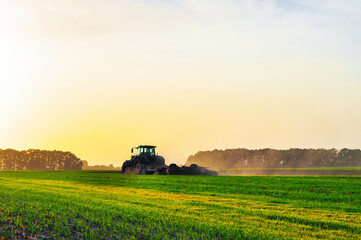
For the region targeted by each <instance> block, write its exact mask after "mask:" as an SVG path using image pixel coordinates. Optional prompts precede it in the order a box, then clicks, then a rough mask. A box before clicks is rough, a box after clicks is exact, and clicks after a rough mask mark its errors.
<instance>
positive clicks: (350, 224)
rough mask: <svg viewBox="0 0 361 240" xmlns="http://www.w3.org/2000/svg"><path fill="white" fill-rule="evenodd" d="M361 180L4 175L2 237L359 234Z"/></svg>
mask: <svg viewBox="0 0 361 240" xmlns="http://www.w3.org/2000/svg"><path fill="white" fill-rule="evenodd" d="M360 219H361V177H277V176H253V177H231V176H227V177H225V176H221V177H212V176H129V175H128V176H125V175H122V174H120V173H117V172H96V171H89V172H87V171H79V172H0V239H1V237H3V238H4V239H15V237H16V238H17V239H29V238H34V239H48V238H50V239H62V238H64V239H81V238H83V239H299V238H305V239H307V238H309V239H320V238H323V239H358V238H361V221H360Z"/></svg>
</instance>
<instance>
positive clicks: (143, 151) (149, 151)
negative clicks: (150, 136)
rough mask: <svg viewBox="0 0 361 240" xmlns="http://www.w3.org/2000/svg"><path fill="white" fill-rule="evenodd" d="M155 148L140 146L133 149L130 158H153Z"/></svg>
mask: <svg viewBox="0 0 361 240" xmlns="http://www.w3.org/2000/svg"><path fill="white" fill-rule="evenodd" d="M155 148H156V146H149V145H140V146H138V147H133V148H132V156H138V155H147V156H155Z"/></svg>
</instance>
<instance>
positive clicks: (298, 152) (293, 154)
mask: <svg viewBox="0 0 361 240" xmlns="http://www.w3.org/2000/svg"><path fill="white" fill-rule="evenodd" d="M193 163H195V164H198V165H200V166H205V167H210V168H213V169H230V168H309V167H361V150H359V149H355V150H352V149H347V148H344V149H342V150H336V149H299V148H291V149H289V150H276V149H269V148H266V149H259V150H249V149H244V148H238V149H226V150H213V151H200V152H198V153H196V154H195V155H192V156H190V157H188V159H187V162H186V165H190V164H193Z"/></svg>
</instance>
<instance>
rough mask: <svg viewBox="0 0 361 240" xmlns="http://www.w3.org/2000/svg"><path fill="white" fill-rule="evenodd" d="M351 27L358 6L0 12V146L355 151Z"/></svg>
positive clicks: (198, 0)
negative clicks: (143, 146)
mask: <svg viewBox="0 0 361 240" xmlns="http://www.w3.org/2000/svg"><path fill="white" fill-rule="evenodd" d="M360 25H361V2H360V1H358V0H343V1H340V0H328V1H324V0H299V1H297V0H283V1H281V0H244V1H241V0H238V1H237V0H209V1H205V0H185V1H176V0H167V1H165V0H155V1H145V0H132V1H129V0H101V1H100V0H62V1H58V0H0V148H2V149H6V148H13V149H18V150H22V149H29V148H36V149H44V150H45V149H46V150H54V149H57V150H63V151H71V152H73V153H74V154H76V155H77V156H78V157H80V158H81V159H83V160H87V161H88V162H89V164H91V165H93V164H106V165H108V164H114V165H115V166H121V164H122V163H123V161H124V160H127V159H129V157H130V149H131V147H134V146H138V145H141V144H151V145H156V146H157V152H158V153H159V154H160V155H163V156H164V157H165V158H166V163H168V164H169V163H173V162H174V163H177V164H184V163H185V161H186V159H187V157H188V156H189V155H192V154H195V153H196V152H197V151H199V150H213V149H227V148H249V149H259V148H276V149H288V148H296V147H298V148H338V149H340V148H344V147H347V148H361V124H360V122H361V94H360V92H361V44H360V43H361V28H360Z"/></svg>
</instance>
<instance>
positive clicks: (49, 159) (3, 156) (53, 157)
mask: <svg viewBox="0 0 361 240" xmlns="http://www.w3.org/2000/svg"><path fill="white" fill-rule="evenodd" d="M81 169H82V161H81V160H80V159H79V158H78V157H76V156H75V155H74V154H73V153H71V152H62V151H45V150H38V149H29V150H23V151H17V150H14V149H5V150H2V149H0V171H14V170H15V171H19V170H43V171H44V170H45V171H46V170H47V171H58V170H81Z"/></svg>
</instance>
